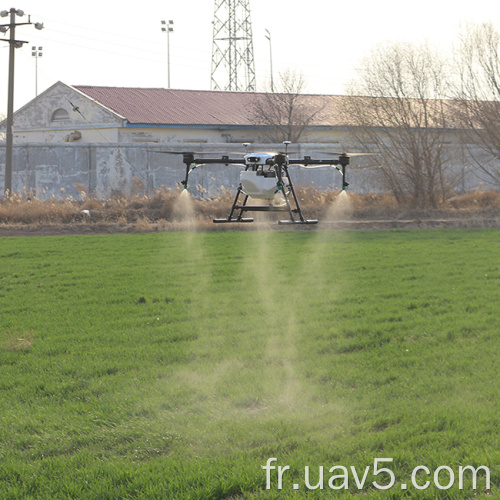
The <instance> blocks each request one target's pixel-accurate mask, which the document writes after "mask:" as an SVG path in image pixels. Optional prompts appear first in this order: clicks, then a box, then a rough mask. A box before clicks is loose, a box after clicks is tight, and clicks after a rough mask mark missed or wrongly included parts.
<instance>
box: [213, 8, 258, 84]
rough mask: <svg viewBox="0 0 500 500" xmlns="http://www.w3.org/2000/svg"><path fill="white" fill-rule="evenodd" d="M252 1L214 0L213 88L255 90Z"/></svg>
mask: <svg viewBox="0 0 500 500" xmlns="http://www.w3.org/2000/svg"><path fill="white" fill-rule="evenodd" d="M249 3H250V0H215V10H214V35H213V43H212V80H211V84H210V87H211V89H212V90H232V91H247V92H253V91H255V90H256V84H255V62H254V57H253V40H252V23H251V21H250V6H249Z"/></svg>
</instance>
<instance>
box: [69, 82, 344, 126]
mask: <svg viewBox="0 0 500 500" xmlns="http://www.w3.org/2000/svg"><path fill="white" fill-rule="evenodd" d="M74 88H75V89H77V90H79V91H80V92H82V93H83V94H85V95H87V96H89V97H90V98H92V99H94V100H95V101H97V102H98V103H100V104H102V105H103V106H105V107H107V108H109V109H111V110H112V111H114V112H115V113H117V114H118V115H120V116H122V117H124V118H125V119H126V120H127V121H128V122H129V123H150V124H168V125H243V126H245V125H255V118H253V117H252V114H253V111H252V109H253V107H254V105H255V100H256V99H261V98H262V97H263V96H264V95H265V94H261V93H256V92H223V91H208V90H177V89H162V88H129V87H93V86H86V85H75V86H74ZM307 97H308V99H310V100H311V101H310V102H311V103H312V105H313V106H315V105H317V107H318V109H319V110H321V112H319V113H318V115H317V117H316V119H315V120H314V123H312V125H323V126H332V125H340V123H339V120H338V113H337V112H336V109H337V108H338V102H339V99H341V97H339V96H328V95H308V96H307Z"/></svg>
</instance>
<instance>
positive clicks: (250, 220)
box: [214, 218, 253, 224]
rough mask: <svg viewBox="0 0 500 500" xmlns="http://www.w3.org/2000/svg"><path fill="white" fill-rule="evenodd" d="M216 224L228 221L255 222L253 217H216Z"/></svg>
mask: <svg viewBox="0 0 500 500" xmlns="http://www.w3.org/2000/svg"><path fill="white" fill-rule="evenodd" d="M214 222H215V224H224V223H227V222H253V219H251V218H242V219H214Z"/></svg>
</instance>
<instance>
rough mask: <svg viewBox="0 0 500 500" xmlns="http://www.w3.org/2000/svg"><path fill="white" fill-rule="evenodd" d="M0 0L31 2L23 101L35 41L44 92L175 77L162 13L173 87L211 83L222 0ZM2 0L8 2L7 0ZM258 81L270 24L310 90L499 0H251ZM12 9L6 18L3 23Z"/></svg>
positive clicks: (30, 87) (491, 12) (278, 53)
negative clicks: (372, 54)
mask: <svg viewBox="0 0 500 500" xmlns="http://www.w3.org/2000/svg"><path fill="white" fill-rule="evenodd" d="M5 1H6V0H0V10H4V9H5V10H8V9H10V8H11V7H15V8H16V9H22V10H23V11H24V12H25V13H26V16H25V17H22V18H17V19H18V20H19V21H20V22H25V21H27V15H28V14H29V15H31V21H33V22H38V21H40V22H43V23H44V25H45V29H44V30H42V31H38V30H36V29H34V27H33V26H21V27H19V28H17V31H16V38H17V39H20V40H27V41H29V43H27V44H25V45H24V46H23V48H21V49H17V50H16V71H15V109H18V108H20V107H21V106H23V105H24V104H26V103H27V102H29V101H30V100H31V99H33V98H34V97H35V73H36V72H35V59H34V58H33V57H32V55H31V52H32V46H37V47H38V46H41V47H43V56H42V57H40V58H39V59H38V92H39V93H41V92H43V91H44V90H45V89H47V88H48V87H50V86H51V85H52V84H54V83H55V82H57V81H59V80H61V81H63V82H65V83H67V84H70V85H102V86H131V87H167V36H166V34H165V33H162V32H161V29H160V21H161V20H162V19H165V20H167V21H168V20H169V19H172V20H173V21H174V32H173V33H172V34H171V35H170V73H171V87H172V88H182V89H201V90H209V89H210V64H211V57H212V56H211V53H212V36H213V33H212V28H213V27H212V21H213V10H214V2H213V0H178V1H175V2H168V1H160V0H144V1H143V2H128V3H127V2H123V3H121V5H119V4H118V2H114V1H103V0H101V1H96V0H86V1H85V2H76V3H75V2H68V1H67V0H65V1H62V0H45V1H43V2H40V0H20V1H19V3H18V4H17V5H15V4H14V2H12V1H10V2H9V3H8V4H6V3H5ZM2 2H4V3H3V4H2ZM250 9H251V20H252V28H253V43H254V57H255V69H256V77H257V87H258V90H259V89H262V87H263V86H264V85H265V84H266V82H268V81H269V77H270V58H269V42H268V40H267V39H266V38H265V29H266V28H267V29H268V30H269V31H270V32H271V39H272V55H273V69H274V78H275V79H276V78H277V75H278V73H279V72H280V71H284V70H286V69H295V70H297V71H300V72H302V73H303V75H304V77H305V79H306V81H307V83H308V87H307V90H308V91H309V92H310V93H324V94H342V93H343V92H344V89H345V84H346V83H347V82H348V81H350V80H351V79H352V77H353V76H354V74H355V68H356V67H357V66H359V63H360V61H361V60H362V58H363V57H365V56H367V55H368V53H369V51H370V49H371V48H373V47H374V46H375V45H376V44H378V43H381V42H387V41H400V40H404V41H411V42H416V43H419V42H423V41H428V42H429V43H431V44H436V45H438V46H439V47H441V49H442V50H443V51H444V50H447V49H448V47H449V46H450V44H451V43H452V42H453V41H454V40H456V37H457V34H458V31H459V28H460V25H461V24H463V23H464V22H467V21H476V22H484V21H491V22H493V23H494V24H495V25H496V26H497V28H499V27H500V3H497V2H492V0H474V1H471V0H467V1H465V0H453V1H451V0H420V2H412V3H410V2H401V1H400V0H377V1H374V0H362V1H357V0H349V1H342V2H335V1H325V0H303V1H298V0H250ZM6 22H8V18H0V24H2V23H6ZM7 37H8V34H7V35H5V36H4V35H0V114H3V115H5V114H6V111H7V83H8V79H7V77H8V43H6V42H4V41H2V39H6V38H7Z"/></svg>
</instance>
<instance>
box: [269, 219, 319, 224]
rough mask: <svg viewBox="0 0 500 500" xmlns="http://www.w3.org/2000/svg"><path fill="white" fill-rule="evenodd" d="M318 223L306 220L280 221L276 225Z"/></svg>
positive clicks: (315, 220) (314, 220) (313, 220)
mask: <svg viewBox="0 0 500 500" xmlns="http://www.w3.org/2000/svg"><path fill="white" fill-rule="evenodd" d="M318 222H319V221H318V220H317V219H308V220H280V221H278V224H317V223H318Z"/></svg>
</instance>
